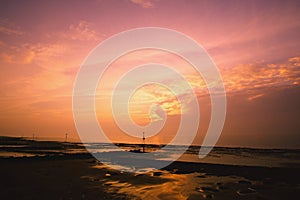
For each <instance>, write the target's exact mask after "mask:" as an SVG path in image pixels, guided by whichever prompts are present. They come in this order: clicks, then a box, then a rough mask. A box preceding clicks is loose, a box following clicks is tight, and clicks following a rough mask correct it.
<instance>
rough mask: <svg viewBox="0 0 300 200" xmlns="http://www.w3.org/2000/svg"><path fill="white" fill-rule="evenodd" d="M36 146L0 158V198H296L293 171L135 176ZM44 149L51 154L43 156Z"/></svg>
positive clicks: (211, 168) (199, 170) (173, 169)
mask: <svg viewBox="0 0 300 200" xmlns="http://www.w3.org/2000/svg"><path fill="white" fill-rule="evenodd" d="M37 146H39V148H35V149H36V150H38V151H39V153H40V154H43V156H33V157H16V158H14V157H8V158H0V166H1V167H0V177H1V187H0V188H1V193H0V199H286V198H292V197H297V196H298V195H300V181H299V177H300V171H299V167H297V166H296V167H280V168H279V167H273V168H270V167H255V166H234V165H220V164H205V163H188V162H178V161H177V162H174V163H172V164H171V165H169V166H167V167H165V168H164V169H161V170H156V171H153V172H148V173H144V174H142V173H140V174H136V173H128V172H120V171H117V170H113V169H110V168H108V167H107V166H106V165H103V164H101V163H99V162H98V161H96V160H95V159H94V158H93V157H92V156H91V155H90V154H88V153H74V154H64V153H57V152H56V151H54V149H55V148H57V147H59V146H60V144H59V143H51V145H49V144H48V143H43V144H40V143H39V145H37ZM45 146H46V147H47V148H42V147H45ZM50 146H51V148H50ZM73 147H74V146H73ZM73 147H72V148H73ZM78 148H79V149H80V147H78ZM46 149H47V150H51V151H50V152H56V153H51V155H50V154H49V155H45V153H46ZM27 150H28V151H32V148H29V147H28V148H27ZM27 153H28V152H27Z"/></svg>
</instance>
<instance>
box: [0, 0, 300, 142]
mask: <svg viewBox="0 0 300 200" xmlns="http://www.w3.org/2000/svg"><path fill="white" fill-rule="evenodd" d="M299 7H300V3H299V1H249V2H246V1H241V2H236V1H226V2H225V1H177V0H172V1H171V0H120V1H117V0H94V1H82V0H75V1H72V3H70V1H66V0H63V1H34V0H30V1H1V3H0V11H1V12H0V13H1V14H0V66H1V73H0V82H1V85H0V110H1V112H0V113H1V114H0V120H1V121H0V124H1V125H0V135H11V136H22V135H23V136H27V137H30V136H31V135H32V134H33V133H35V134H36V135H37V136H38V137H49V138H63V137H64V134H65V133H66V132H68V133H69V135H70V137H72V138H78V135H77V133H76V130H75V126H74V122H73V116H72V90H73V83H74V80H75V78H76V74H77V72H78V70H79V67H80V65H81V63H82V62H83V61H84V59H85V58H86V56H87V55H88V54H89V52H90V51H91V50H92V49H93V48H94V47H95V46H96V45H97V44H99V43H100V42H101V41H103V40H105V39H107V38H109V37H110V36H112V35H114V34H117V33H119V32H121V31H125V30H128V29H132V28H138V27H146V26H155V27H164V28H170V29H174V30H176V31H179V32H182V33H184V34H186V35H188V36H190V37H192V38H193V39H194V40H196V41H197V42H198V43H199V44H201V45H202V46H203V47H204V48H205V49H206V50H207V52H208V53H209V54H210V56H211V57H212V59H213V60H214V61H215V63H216V65H217V66H218V67H219V70H220V73H221V74H222V78H223V81H224V85H225V87H226V91H227V96H228V113H227V119H226V122H225V127H224V130H223V133H222V135H221V137H220V140H219V142H218V145H229V146H261V147H269V146H270V147H277V146H278V147H300V144H299V141H300V140H299V139H300V137H299V134H300V127H299V119H298V118H299V115H300V109H299V108H300V105H299V102H300V96H299V95H300V93H299V92H300V86H299V84H300V41H299V35H300V14H299ZM150 61H151V62H153V61H156V62H159V63H166V64H168V65H172V66H174V67H176V69H178V70H179V71H180V72H181V73H182V74H184V76H185V78H186V79H187V80H188V81H189V83H190V84H191V85H192V87H193V89H194V91H195V92H196V94H197V96H198V100H199V104H200V106H201V122H200V129H199V135H198V137H197V138H196V139H195V143H201V141H202V138H203V134H204V133H205V130H206V128H207V124H208V120H209V117H210V112H209V109H210V102H209V97H208V93H207V89H206V86H205V83H204V82H203V80H202V79H201V77H199V75H198V74H196V73H195V71H194V70H192V69H191V66H189V65H188V64H187V63H185V62H184V61H182V60H180V59H178V58H176V57H174V55H170V54H168V53H165V52H157V51H151V50H145V51H141V52H134V53H131V54H128V55H126V56H124V57H123V58H121V59H120V60H118V61H116V62H115V63H113V64H112V65H111V66H110V68H109V70H110V71H108V72H107V74H106V75H105V76H104V77H103V80H102V82H100V84H102V85H101V86H103V88H102V89H101V90H100V88H99V90H98V91H97V96H96V102H97V104H96V109H97V114H98V115H99V117H100V118H101V119H102V120H103V122H102V123H103V126H104V128H105V129H107V130H111V132H112V134H111V135H110V137H111V138H112V139H113V140H115V141H127V140H129V141H130V140H131V139H130V138H129V137H127V136H126V135H122V133H120V131H119V130H118V129H117V128H116V126H115V124H114V122H113V120H112V118H111V117H112V116H111V114H110V108H109V107H103V106H101V105H102V103H107V101H108V99H109V96H110V91H111V89H112V86H113V83H114V82H115V81H116V80H118V78H119V77H120V76H121V75H122V73H123V72H124V71H126V70H127V69H128V67H130V66H133V65H138V64H142V63H145V62H150ZM112 74H113V76H112ZM162 78H164V79H166V81H172V78H171V77H168V76H167V75H163V77H162ZM151 103H157V104H158V105H161V106H162V107H163V108H164V109H165V110H166V111H167V113H168V114H169V117H170V121H169V122H168V123H167V124H166V126H167V127H166V128H165V129H164V130H163V134H161V135H158V136H156V137H153V138H151V142H167V141H169V140H170V138H171V136H172V134H168V133H170V132H174V130H175V129H176V128H178V127H177V124H178V116H180V112H179V110H180V108H179V107H180V106H179V105H178V102H177V100H176V98H174V96H173V95H172V94H171V93H170V92H169V91H167V90H164V89H162V88H160V89H159V88H158V86H157V85H148V86H147V87H144V88H141V90H139V91H137V93H136V94H135V95H134V96H133V97H132V104H131V107H130V110H131V113H132V118H133V119H134V120H135V121H136V122H137V123H139V124H147V123H148V122H149V115H148V114H149V113H148V107H149V105H150V104H151ZM186 112H188V108H186ZM150 114H151V113H150ZM152 117H153V119H154V118H155V119H157V120H159V118H160V116H159V115H157V113H155V112H154V113H152ZM132 141H133V140H132Z"/></svg>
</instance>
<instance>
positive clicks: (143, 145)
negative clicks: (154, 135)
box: [142, 131, 145, 153]
mask: <svg viewBox="0 0 300 200" xmlns="http://www.w3.org/2000/svg"><path fill="white" fill-rule="evenodd" d="M142 147H143V153H145V133H144V131H143V144H142Z"/></svg>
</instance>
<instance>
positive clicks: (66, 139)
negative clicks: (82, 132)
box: [65, 133, 68, 142]
mask: <svg viewBox="0 0 300 200" xmlns="http://www.w3.org/2000/svg"><path fill="white" fill-rule="evenodd" d="M67 141H68V133H66V138H65V142H67Z"/></svg>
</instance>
